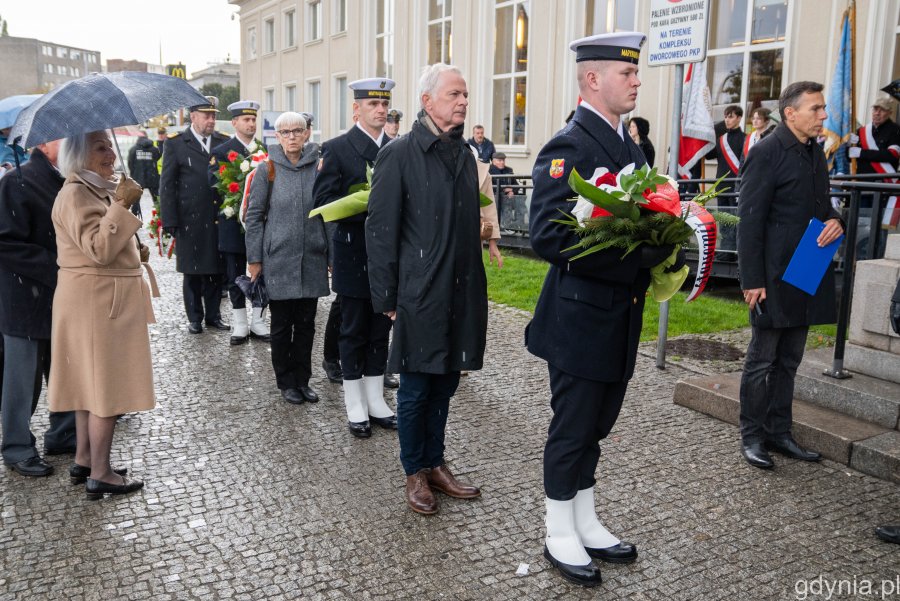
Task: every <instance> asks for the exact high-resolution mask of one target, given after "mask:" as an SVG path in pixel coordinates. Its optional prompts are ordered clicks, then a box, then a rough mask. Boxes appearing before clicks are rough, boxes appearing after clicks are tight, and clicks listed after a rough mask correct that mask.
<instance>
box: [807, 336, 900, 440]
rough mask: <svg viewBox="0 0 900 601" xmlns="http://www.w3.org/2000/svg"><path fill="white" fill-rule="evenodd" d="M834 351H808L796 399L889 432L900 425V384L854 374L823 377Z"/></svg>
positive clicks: (823, 349)
mask: <svg viewBox="0 0 900 601" xmlns="http://www.w3.org/2000/svg"><path fill="white" fill-rule="evenodd" d="M833 352H834V349H825V348H822V349H815V350H810V351H807V352H806V354H805V355H804V357H803V363H801V364H800V367H799V368H798V369H797V379H796V381H795V384H794V398H796V399H799V400H802V401H807V402H809V403H812V404H814V405H818V406H820V407H825V408H826V409H831V410H833V411H837V412H838V413H844V414H847V415H849V416H851V417H855V418H857V419H861V420H863V421H867V422H872V423H873V424H878V425H879V426H883V427H885V428H888V429H896V428H897V427H898V425H900V384H896V383H894V382H888V381H886V380H882V379H879V378H873V377H872V376H867V375H865V374H859V373H854V374H853V377H852V378H847V379H845V380H838V379H835V378H832V377H829V376H826V375H825V374H823V373H822V372H823V370H824V369H825V368H827V367H831V364H832V355H833Z"/></svg>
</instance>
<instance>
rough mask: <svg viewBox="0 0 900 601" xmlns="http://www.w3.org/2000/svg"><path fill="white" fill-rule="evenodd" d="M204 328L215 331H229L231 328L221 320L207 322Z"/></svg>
mask: <svg viewBox="0 0 900 601" xmlns="http://www.w3.org/2000/svg"><path fill="white" fill-rule="evenodd" d="M206 327H208V328H215V329H217V330H231V326H229V325H228V324H227V323H225V322H224V321H222V318H221V317H220V318H218V319H214V320H213V321H207V322H206Z"/></svg>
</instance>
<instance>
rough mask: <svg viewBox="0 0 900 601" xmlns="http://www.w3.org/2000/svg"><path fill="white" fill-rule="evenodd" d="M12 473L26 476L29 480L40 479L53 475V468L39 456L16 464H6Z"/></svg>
mask: <svg viewBox="0 0 900 601" xmlns="http://www.w3.org/2000/svg"><path fill="white" fill-rule="evenodd" d="M6 465H7V466H9V467H10V468H11V469H12V470H13V471H15V472H16V473H19V474H22V475H23V476H28V477H29V478H40V477H42V476H49V475H50V474H52V473H53V466H52V465H50V464H49V463H47V462H46V461H44V460H43V459H42V458H41V457H40V455H35V456H34V457H29V458H28V459H23V460H22V461H17V462H16V463H7V464H6Z"/></svg>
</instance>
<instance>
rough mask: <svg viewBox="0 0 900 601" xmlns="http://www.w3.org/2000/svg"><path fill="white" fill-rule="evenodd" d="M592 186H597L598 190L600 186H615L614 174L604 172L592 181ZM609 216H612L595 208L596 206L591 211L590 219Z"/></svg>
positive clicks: (603, 210)
mask: <svg viewBox="0 0 900 601" xmlns="http://www.w3.org/2000/svg"><path fill="white" fill-rule="evenodd" d="M594 185H595V186H597V187H598V188H599V187H600V186H604V185H605V186H615V185H616V174H615V173H610V172H606V173H604V174H603V175H601V176H600V177H598V178H597V179H596V180H595V181H594ZM610 215H612V213H610V212H609V211H607V210H606V209H601V208H600V207H596V206H595V207H594V210H593V211H591V217H609V216H610Z"/></svg>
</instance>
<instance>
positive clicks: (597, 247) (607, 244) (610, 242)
mask: <svg viewBox="0 0 900 601" xmlns="http://www.w3.org/2000/svg"><path fill="white" fill-rule="evenodd" d="M615 245H616V241H615V240H608V241H606V242H601V243H600V244H597V245H595V246H591V247H590V248H588V249H587V250H586V251H584V252H581V253H578V254H577V255H575V256H574V257H571V258H570V259H569V261H575V260H576V259H581V258H582V257H586V256H588V255H592V254H594V253H596V252H600V251H601V250H606V249H607V248H611V247H613V246H615ZM580 246H581V245H575V246H570V247H569V248H566V249H563V251H562V252H567V251H572V250H575V249H577V248H579V247H580Z"/></svg>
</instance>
